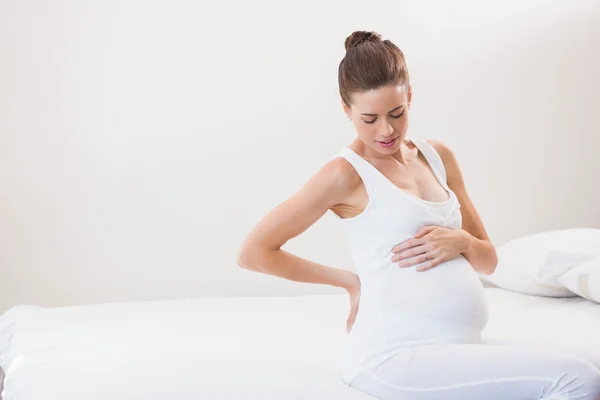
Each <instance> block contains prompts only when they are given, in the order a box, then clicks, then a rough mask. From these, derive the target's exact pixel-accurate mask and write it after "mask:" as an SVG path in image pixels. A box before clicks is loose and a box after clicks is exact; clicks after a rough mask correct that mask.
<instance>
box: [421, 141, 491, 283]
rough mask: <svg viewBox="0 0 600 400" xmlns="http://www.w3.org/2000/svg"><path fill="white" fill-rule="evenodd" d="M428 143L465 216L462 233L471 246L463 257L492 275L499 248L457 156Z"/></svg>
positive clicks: (434, 142)
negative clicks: (475, 200) (479, 210)
mask: <svg viewBox="0 0 600 400" xmlns="http://www.w3.org/2000/svg"><path fill="white" fill-rule="evenodd" d="M427 142H429V143H430V144H431V145H432V146H433V147H434V148H435V149H436V150H437V152H438V153H439V154H440V157H441V158H442V161H443V162H444V168H445V169H446V175H447V180H448V186H449V187H450V189H452V191H453V192H454V193H456V197H457V198H458V201H459V203H460V207H461V212H462V215H463V225H462V232H463V234H464V237H465V241H466V242H467V243H468V244H469V245H468V246H467V248H468V249H467V251H465V252H463V253H462V254H463V255H464V256H465V258H466V259H467V260H468V261H469V263H470V264H471V265H473V268H474V269H475V270H476V271H477V272H481V273H483V274H486V275H491V274H492V273H493V272H494V270H495V269H496V265H497V264H498V256H497V255H496V249H495V248H494V245H493V244H492V242H491V240H490V238H489V236H488V233H487V231H486V229H485V227H484V225H483V222H482V221H481V217H480V216H479V214H478V213H477V210H476V209H475V206H474V205H473V202H472V201H471V199H470V197H469V195H468V193H467V189H466V188H465V182H464V179H463V176H462V173H461V171H460V167H459V165H458V161H457V160H456V157H455V155H454V153H453V152H452V151H451V150H450V149H449V148H448V147H447V146H446V145H444V144H443V143H441V142H438V141H434V140H428V141H427Z"/></svg>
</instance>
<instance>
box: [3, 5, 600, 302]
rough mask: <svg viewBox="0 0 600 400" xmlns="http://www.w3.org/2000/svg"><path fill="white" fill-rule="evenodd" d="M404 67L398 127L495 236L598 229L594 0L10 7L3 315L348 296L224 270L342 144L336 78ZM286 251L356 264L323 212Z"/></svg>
mask: <svg viewBox="0 0 600 400" xmlns="http://www.w3.org/2000/svg"><path fill="white" fill-rule="evenodd" d="M354 30H374V31H377V32H379V33H381V34H382V35H383V37H384V38H385V39H390V40H392V41H393V42H394V43H396V44H397V45H398V46H399V47H400V48H401V49H402V50H403V51H404V52H405V55H406V57H407V62H408V67H409V70H410V74H411V80H412V85H413V90H414V101H413V107H412V108H411V113H410V128H409V134H410V135H412V136H417V137H423V138H426V139H428V138H431V139H438V140H441V141H444V142H446V143H447V144H448V145H449V146H450V147H451V148H453V149H454V151H455V153H456V154H457V156H458V159H459V162H460V164H461V166H462V169H463V173H464V176H465V179H466V183H467V188H468V190H469V193H470V195H471V197H472V199H473V201H474V203H475V205H476V207H477V209H478V211H479V213H480V214H481V216H482V218H483V220H484V223H485V225H486V227H487V229H488V231H489V233H490V235H491V237H492V239H493V241H494V242H495V243H496V244H497V245H499V244H502V243H503V242H505V241H506V240H508V239H510V238H513V237H516V236H519V235H524V234H527V233H532V232H536V231H541V230H548V229H558V228H566V227H600V211H599V207H598V205H599V204H600V188H599V187H598V186H599V185H598V182H599V178H600V159H599V157H598V156H597V154H598V146H599V145H600V139H599V137H600V122H599V121H600V119H599V118H598V109H599V107H600V77H599V71H600V55H599V52H598V50H599V49H600V3H599V2H598V1H569V2H565V1H546V0H519V1H516V0H513V1H495V2H482V1H477V0H468V1H467V0H465V1H452V2H447V1H443V0H437V1H416V0H415V1H379V2H377V1H371V2H368V4H366V3H365V2H364V1H349V0H348V1H345V2H343V3H339V4H334V2H322V1H319V2H316V1H315V2H278V1H274V0H271V1H264V0H263V1H259V2H245V1H239V0H238V1H232V2H222V3H219V2H211V3H210V4H208V2H197V1H191V0H188V1H183V0H179V1H173V0H171V1H162V2H160V1H157V0H151V1H149V0H145V1H141V0H118V1H117V0H112V1H82V0H60V1H53V2H46V1H41V0H12V1H6V0H5V1H3V2H2V3H1V5H0V57H1V59H0V218H1V219H0V240H1V242H0V244H1V248H0V310H5V309H6V308H8V307H10V306H13V305H16V304H23V303H28V304H41V305H46V306H54V305H67V304H79V303H91V302H113V301H126V300H146V299H168V298H182V297H199V296H234V295H240V296H242V295H243V296H246V295H297V294H306V293H313V294H318V293H319V294H320V293H341V292H340V290H339V289H338V288H333V287H329V286H324V285H311V284H304V283H296V282H291V281H285V280H283V279H280V278H275V277H272V276H268V275H263V274H258V273H253V272H249V271H246V270H243V269H241V268H239V267H237V266H236V262H235V261H236V260H235V250H236V248H237V246H238V244H239V243H240V242H241V240H242V239H243V237H244V236H245V235H246V234H247V233H248V231H249V230H250V229H251V228H252V226H253V225H254V224H255V223H256V222H258V220H259V219H260V218H261V217H262V216H263V215H264V214H265V213H266V212H268V211H269V210H270V209H271V208H272V207H274V206H275V205H276V204H277V203H279V202H281V201H283V200H285V199H286V198H287V197H289V196H290V195H292V194H293V193H294V192H295V191H296V190H297V189H298V188H299V187H300V186H301V185H302V184H303V183H304V182H305V181H306V180H307V179H308V178H309V177H310V176H311V175H312V174H313V173H314V172H316V171H317V170H318V169H319V168H320V167H321V165H322V164H323V163H324V162H326V161H327V160H328V159H329V158H330V157H331V156H332V155H333V154H334V153H335V152H337V151H339V149H341V148H342V147H343V146H345V145H347V144H348V143H349V142H350V141H351V140H352V139H353V138H354V135H355V133H354V128H353V126H352V125H350V123H349V121H347V119H345V118H344V114H343V112H342V109H341V106H340V102H339V95H338V87H337V68H338V64H339V62H340V60H341V59H342V57H343V56H344V53H345V50H344V40H345V39H346V37H347V36H348V35H349V34H350V33H351V32H352V31H354ZM285 248H286V249H287V250H289V251H292V252H294V253H295V254H297V255H300V256H303V257H307V258H310V259H312V260H314V261H317V262H321V263H324V264H326V265H329V266H333V267H338V268H348V269H351V268H352V265H351V260H350V257H349V254H348V249H347V247H346V242H345V239H344V237H343V236H342V234H341V231H340V230H338V227H337V225H336V224H335V219H334V217H333V216H332V215H331V214H327V215H326V216H325V217H324V218H323V219H321V220H320V221H319V222H318V223H317V224H316V225H315V226H313V227H312V228H310V229H309V230H308V231H307V232H306V233H305V234H304V235H302V236H300V237H298V238H296V239H294V240H292V241H291V242H289V243H288V244H287V245H286V247H285Z"/></svg>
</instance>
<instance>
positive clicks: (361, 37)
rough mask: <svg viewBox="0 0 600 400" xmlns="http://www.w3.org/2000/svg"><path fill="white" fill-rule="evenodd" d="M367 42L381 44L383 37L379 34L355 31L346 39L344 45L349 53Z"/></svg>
mask: <svg viewBox="0 0 600 400" xmlns="http://www.w3.org/2000/svg"><path fill="white" fill-rule="evenodd" d="M365 42H381V35H380V34H379V33H377V32H367V31H355V32H352V34H351V35H350V36H348V37H347V38H346V42H345V43H344V45H345V46H346V51H348V50H350V49H351V48H352V47H356V46H358V45H359V44H361V43H365Z"/></svg>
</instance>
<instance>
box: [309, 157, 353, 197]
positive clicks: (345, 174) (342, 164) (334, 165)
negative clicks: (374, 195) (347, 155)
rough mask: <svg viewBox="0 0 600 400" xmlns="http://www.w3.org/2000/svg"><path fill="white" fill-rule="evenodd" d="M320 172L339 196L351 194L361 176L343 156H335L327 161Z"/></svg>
mask: <svg viewBox="0 0 600 400" xmlns="http://www.w3.org/2000/svg"><path fill="white" fill-rule="evenodd" d="M319 173H320V174H322V175H323V179H325V180H327V181H329V183H330V187H332V189H334V190H335V191H337V192H338V194H339V195H340V196H341V197H344V196H347V195H349V194H351V193H352V192H353V191H354V190H356V188H357V187H359V185H360V183H361V178H360V176H359V175H358V173H357V172H356V170H355V169H354V167H353V166H352V165H351V164H350V162H348V161H347V160H346V159H344V158H343V157H336V158H334V159H332V160H330V161H329V162H327V163H326V164H325V165H324V166H323V168H322V169H321V171H319Z"/></svg>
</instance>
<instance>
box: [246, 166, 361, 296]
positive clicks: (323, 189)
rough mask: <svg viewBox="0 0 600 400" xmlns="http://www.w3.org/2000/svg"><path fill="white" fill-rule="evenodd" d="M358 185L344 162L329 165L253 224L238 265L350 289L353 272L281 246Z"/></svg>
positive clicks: (288, 277)
mask: <svg viewBox="0 0 600 400" xmlns="http://www.w3.org/2000/svg"><path fill="white" fill-rule="evenodd" d="M359 183H360V178H359V177H358V175H357V174H356V173H355V172H354V171H353V170H352V166H350V165H349V164H348V163H347V162H346V161H345V160H343V159H339V158H336V159H333V160H331V161H329V162H328V163H327V164H325V165H324V166H323V167H322V168H321V170H319V171H318V172H317V173H316V174H315V175H314V176H313V177H311V179H310V180H309V181H308V182H307V183H306V184H304V185H303V186H302V188H300V190H299V191H298V192H297V193H295V194H294V195H293V196H292V197H290V198H289V199H287V200H286V201H284V202H283V203H281V204H279V205H278V206H277V207H275V208H274V209H273V210H271V211H270V212H269V213H268V214H267V215H265V216H264V217H263V218H262V219H261V220H260V221H259V222H258V224H257V225H256V226H255V227H254V228H253V229H252V231H251V232H250V233H249V234H248V236H247V237H246V238H245V239H244V241H243V242H242V244H241V245H240V247H239V249H238V253H237V262H238V265H239V266H240V267H242V268H245V269H248V270H252V271H257V272H262V273H267V274H270V275H274V276H277V277H281V278H284V279H289V280H292V281H296V282H306V283H317V284H328V285H333V286H337V287H341V288H344V289H346V290H348V291H349V292H350V291H352V290H354V289H355V287H356V285H357V283H358V282H359V281H358V277H357V276H356V274H355V273H353V272H351V271H347V270H343V269H336V268H332V267H328V266H325V265H321V264H318V263H315V262H313V261H310V260H307V259H305V258H301V257H298V256H296V255H294V254H291V253H289V252H286V251H285V250H282V249H281V247H282V246H283V245H284V244H285V243H286V242H287V241H289V240H290V239H292V238H294V237H296V236H298V235H300V234H301V233H302V232H304V231H306V230H307V229H308V228H309V227H310V226H311V225H313V224H314V223H315V222H316V221H318V220H319V219H320V218H321V217H322V216H323V215H324V214H325V213H326V212H327V211H328V210H329V209H330V208H331V207H333V206H334V205H336V204H339V203H341V202H343V201H344V199H345V198H346V197H347V196H348V195H349V194H350V193H352V191H353V190H355V188H356V186H357V185H358V184H359Z"/></svg>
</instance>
